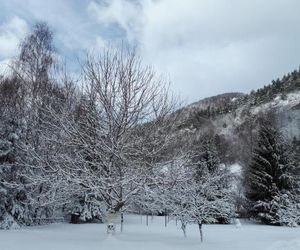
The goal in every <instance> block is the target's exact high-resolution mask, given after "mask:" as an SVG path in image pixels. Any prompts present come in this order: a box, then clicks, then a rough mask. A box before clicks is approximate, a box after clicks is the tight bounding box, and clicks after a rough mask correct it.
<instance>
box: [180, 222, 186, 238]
mask: <svg viewBox="0 0 300 250" xmlns="http://www.w3.org/2000/svg"><path fill="white" fill-rule="evenodd" d="M181 229H182V231H183V236H184V238H186V224H185V223H184V222H181Z"/></svg>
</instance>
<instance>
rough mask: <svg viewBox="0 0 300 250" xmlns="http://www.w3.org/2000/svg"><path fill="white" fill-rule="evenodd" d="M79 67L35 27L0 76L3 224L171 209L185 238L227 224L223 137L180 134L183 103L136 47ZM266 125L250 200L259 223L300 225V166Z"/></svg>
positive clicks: (250, 173) (251, 174) (231, 200)
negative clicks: (72, 70)
mask: <svg viewBox="0 0 300 250" xmlns="http://www.w3.org/2000/svg"><path fill="white" fill-rule="evenodd" d="M80 69H81V72H82V73H81V74H80V77H79V78H78V79H75V78H74V77H71V76H70V75H69V74H68V72H67V71H66V70H65V68H64V67H62V66H61V65H60V64H59V62H58V59H57V56H56V50H55V47H54V45H53V33H52V31H51V29H50V28H49V26H48V25H47V24H46V23H37V24H36V25H35V26H34V27H33V30H32V32H31V33H30V34H28V36H27V37H26V38H25V39H24V40H23V42H22V43H21V45H20V53H19V56H18V57H17V58H16V59H15V60H14V62H13V63H12V64H11V67H10V73H9V74H7V75H5V76H2V77H1V78H0V228H4V229H8V228H16V227H19V226H22V225H35V224H41V223H45V221H46V222H51V221H54V220H55V218H57V217H59V216H65V215H70V216H71V221H72V222H74V223H76V222H77V221H78V220H81V221H90V220H95V219H97V220H99V221H104V220H105V217H106V215H107V213H123V212H124V211H130V212H142V213H147V214H149V213H151V214H163V213H168V214H169V216H170V217H171V218H174V219H176V220H178V221H180V222H181V228H182V230H183V233H184V235H185V236H186V234H187V232H186V227H187V225H188V224H189V223H196V224H198V226H199V232H200V237H201V240H202V239H203V233H202V225H203V224H205V223H230V221H231V219H232V218H233V217H234V216H236V208H235V207H236V202H237V201H236V197H235V190H234V188H235V187H234V185H235V183H236V178H235V177H234V175H233V174H232V173H231V171H230V169H229V168H228V164H227V163H228V162H229V161H230V160H229V156H228V151H229V149H228V148H224V147H228V146H229V144H228V143H226V141H225V139H224V138H223V137H221V136H219V135H217V134H215V133H214V132H213V131H212V130H207V131H203V133H202V134H201V135H199V136H198V137H195V138H189V140H188V141H187V140H182V137H183V136H188V135H187V134H186V133H182V134H179V133H177V131H178V127H179V126H178V117H180V115H181V114H180V111H177V112H175V111H176V110H178V107H179V106H178V101H177V99H176V98H174V96H173V95H172V94H170V93H171V92H170V90H169V87H168V83H167V82H166V81H164V80H163V79H162V78H161V77H159V76H158V75H157V74H156V73H155V72H154V70H153V69H152V68H151V67H149V66H145V65H144V64H143V63H142V61H141V58H139V57H138V56H137V54H136V52H135V51H134V50H132V49H128V48H121V49H103V51H102V52H101V53H99V54H97V55H95V54H87V56H86V58H85V60H83V61H82V62H81V66H80ZM224 112H225V111H224ZM200 122H202V120H201V121H199V123H200ZM259 124H260V129H259V133H258V136H257V141H256V140H255V138H254V139H253V138H252V137H251V147H252V145H255V146H256V147H255V148H254V149H253V150H252V148H251V150H250V151H249V150H245V152H246V151H247V154H248V155H247V157H248V158H247V159H249V165H248V166H247V168H246V169H245V171H244V181H243V183H244V188H245V201H244V203H243V205H244V206H245V208H246V209H247V212H248V215H249V216H252V217H254V218H256V219H261V221H263V222H264V223H269V224H278V225H289V226H293V225H296V224H299V223H300V218H299V216H300V215H299V202H300V201H299V179H298V176H299V167H298V165H299V162H297V160H296V157H294V155H293V153H292V152H291V150H290V147H289V145H288V144H287V143H285V141H284V138H283V137H282V135H281V134H280V132H279V131H278V130H277V129H276V125H275V122H273V120H272V119H269V118H267V119H265V120H261V121H259ZM251 129H252V127H251ZM251 132H252V130H251ZM245 136H246V137H247V136H248V135H245ZM251 136H252V134H251ZM248 139H249V138H248ZM252 139H253V140H252ZM248 141H250V140H248ZM245 154H246V153H245ZM297 164H298V165H297Z"/></svg>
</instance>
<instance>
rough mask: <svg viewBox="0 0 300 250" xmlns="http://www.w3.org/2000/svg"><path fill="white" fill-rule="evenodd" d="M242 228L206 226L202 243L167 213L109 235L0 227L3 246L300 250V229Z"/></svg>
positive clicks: (70, 228)
mask: <svg viewBox="0 0 300 250" xmlns="http://www.w3.org/2000/svg"><path fill="white" fill-rule="evenodd" d="M241 224H242V226H241V227H236V225H234V224H230V225H204V226H203V231H204V242H203V243H201V242H200V238H199V231H198V226H197V225H189V226H188V228H187V237H186V238H184V237H183V234H182V231H181V229H180V227H179V223H178V225H177V226H176V223H175V221H170V222H169V223H168V225H167V227H165V226H164V217H161V216H154V217H152V218H151V217H150V216H149V225H148V226H146V216H143V217H142V218H141V216H139V215H125V225H124V231H123V232H122V233H120V229H119V228H118V229H117V232H116V233H115V235H108V234H107V233H106V225H105V224H78V225H72V224H52V225H46V226H34V227H29V228H28V227H27V228H23V229H19V230H7V231H0V249H1V250H40V249H44V250H52V249H56V250H86V249H87V250H94V249H95V250H96V249H110V250H119V249H124V250H125V249H126V250H127V249H130V250H135V249H136V250H138V249H144V250H153V249H155V250H169V249H170V250H171V249H178V250H179V249H186V250H193V249H202V250H213V249H218V250H221V249H222V250H253V249H255V250H298V249H300V228H290V227H278V226H265V225H257V224H253V223H250V222H249V221H247V220H245V221H243V220H242V221H241Z"/></svg>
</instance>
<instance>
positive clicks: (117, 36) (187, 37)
mask: <svg viewBox="0 0 300 250" xmlns="http://www.w3.org/2000/svg"><path fill="white" fill-rule="evenodd" d="M229 2H230V5H229ZM0 9H1V12H0V13H1V15H0V68H1V69H2V71H3V70H4V68H5V65H7V63H8V62H9V60H11V58H13V57H14V56H16V54H17V52H18V44H19V42H20V41H21V39H22V38H23V37H24V36H25V35H26V34H27V33H28V32H29V31H30V28H31V27H32V25H33V24H34V23H35V22H36V21H45V22H47V23H48V24H49V25H50V26H51V28H52V29H53V31H54V36H55V45H56V48H57V53H58V55H59V57H61V58H63V59H64V60H66V62H67V64H68V65H69V68H70V69H71V71H72V70H74V67H73V65H74V62H76V60H77V58H78V57H79V58H80V57H81V56H82V55H83V54H84V53H85V51H90V50H93V51H96V52H97V51H99V50H101V49H102V48H103V47H106V46H111V45H113V46H118V44H120V43H121V42H122V41H123V42H125V43H128V44H129V45H130V46H135V47H136V48H137V51H138V53H139V55H140V56H141V57H142V59H143V61H144V62H145V63H147V64H149V65H152V66H153V67H154V69H155V70H156V72H158V73H159V74H162V75H163V76H165V77H166V78H168V79H170V81H171V88H172V89H173V90H174V91H175V92H176V93H180V96H181V98H182V99H183V100H185V101H186V102H187V103H192V102H195V101H198V100H200V99H202V98H205V97H209V96H213V95H218V94H222V93H225V92H244V93H248V92H250V91H251V90H252V89H257V88H259V87H262V86H264V85H266V84H269V83H270V82H271V81H272V79H276V78H278V77H279V78H281V77H282V76H283V75H284V74H287V73H288V72H290V71H292V70H294V69H298V68H299V65H300V34H299V32H298V30H299V24H300V15H299V11H300V1H297V0H287V1H280V0H275V1H271V0H266V1H263V2H262V1H259V0H254V1H250V0H248V1H238V0H232V1H228V0H217V1H211V0H200V1H197V0H186V1H180V0H141V1H138V0H111V1H108V0H101V1H100V0H99V1H95V0H94V1H89V0H81V1H80V0H73V1H72V0H65V1H63V0H61V1H59V0H56V1H55V0H54V1H49V2H45V1H38V0H27V1H26V0H23V1H22V0H10V1H7V0H0Z"/></svg>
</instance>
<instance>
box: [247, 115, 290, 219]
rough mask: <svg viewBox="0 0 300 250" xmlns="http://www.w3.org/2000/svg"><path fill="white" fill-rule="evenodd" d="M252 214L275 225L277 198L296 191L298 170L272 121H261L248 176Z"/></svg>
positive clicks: (250, 210) (248, 195) (248, 193)
mask: <svg viewBox="0 0 300 250" xmlns="http://www.w3.org/2000/svg"><path fill="white" fill-rule="evenodd" d="M245 185H246V197H247V198H248V200H249V202H250V206H249V212H250V214H251V215H252V216H254V217H256V218H258V219H260V220H261V221H262V222H264V223H268V224H278V223H276V219H274V218H275V217H276V216H277V211H276V209H275V206H274V199H275V200H276V197H277V196H278V195H280V194H284V193H286V192H293V191H294V190H295V186H296V167H295V164H294V162H293V156H292V154H291V152H290V151H289V147H288V146H287V143H286V142H285V140H284V138H283V136H282V135H281V133H280V132H279V131H278V129H277V128H276V127H275V126H274V125H273V124H272V119H262V120H261V121H260V129H259V134H258V142H257V146H256V148H255V149H254V152H253V154H252V161H251V162H250V164H249V166H248V169H247V171H246V174H245Z"/></svg>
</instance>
